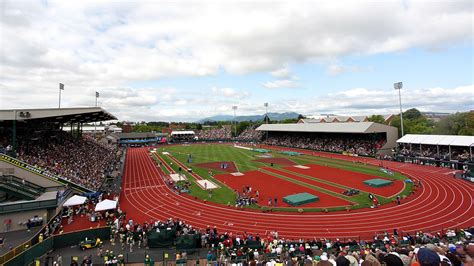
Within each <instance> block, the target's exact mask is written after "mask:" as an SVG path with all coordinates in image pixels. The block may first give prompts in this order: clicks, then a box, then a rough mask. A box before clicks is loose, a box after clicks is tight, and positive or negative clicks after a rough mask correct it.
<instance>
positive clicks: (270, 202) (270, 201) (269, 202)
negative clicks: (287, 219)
mask: <svg viewBox="0 0 474 266" xmlns="http://www.w3.org/2000/svg"><path fill="white" fill-rule="evenodd" d="M271 206H272V198H269V199H268V207H271Z"/></svg>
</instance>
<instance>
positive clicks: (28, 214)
mask: <svg viewBox="0 0 474 266" xmlns="http://www.w3.org/2000/svg"><path fill="white" fill-rule="evenodd" d="M35 215H38V217H43V225H44V224H46V223H47V222H48V218H49V217H48V211H47V210H46V209H41V210H33V211H23V212H15V213H6V214H0V222H1V223H2V224H1V226H2V228H1V231H2V232H3V230H5V229H4V222H5V220H6V219H12V225H11V228H10V231H16V230H25V229H26V224H24V225H23V222H26V221H28V219H31V218H33V217H34V216H35ZM19 222H21V223H22V225H19V224H18V223H19Z"/></svg>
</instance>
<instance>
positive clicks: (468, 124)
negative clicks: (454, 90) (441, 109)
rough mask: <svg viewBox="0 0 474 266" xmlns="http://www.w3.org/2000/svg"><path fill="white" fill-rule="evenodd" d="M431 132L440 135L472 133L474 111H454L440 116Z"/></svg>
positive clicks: (468, 134) (471, 134)
mask: <svg viewBox="0 0 474 266" xmlns="http://www.w3.org/2000/svg"><path fill="white" fill-rule="evenodd" d="M433 132H434V133H435V134H441V135H467V136H473V135H474V112H464V113H455V114H452V115H448V116H446V117H444V118H442V119H441V120H440V121H439V122H438V123H437V124H436V126H435V128H434V130H433Z"/></svg>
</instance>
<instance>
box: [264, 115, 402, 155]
mask: <svg viewBox="0 0 474 266" xmlns="http://www.w3.org/2000/svg"><path fill="white" fill-rule="evenodd" d="M256 130H257V131H263V132H266V133H267V141H269V140H271V139H272V138H280V139H281V138H287V139H288V143H287V144H288V146H291V145H294V146H298V143H295V142H294V140H308V141H309V140H310V141H311V142H314V143H316V142H318V141H317V139H320V138H323V139H328V138H329V139H333V140H334V139H337V140H339V141H340V142H349V141H351V140H356V141H358V140H363V141H365V142H366V143H367V145H369V146H370V145H372V146H373V148H372V149H374V154H391V153H392V149H393V148H395V146H396V141H397V139H398V131H397V128H395V127H392V126H387V125H382V124H378V123H374V122H357V123H354V122H338V123H296V124H264V125H261V126H260V127H258V128H257V129H256ZM290 142H291V143H290ZM329 151H331V150H329ZM333 151H335V150H333ZM347 152H348V153H354V154H357V153H356V152H350V151H347ZM359 155H368V154H359Z"/></svg>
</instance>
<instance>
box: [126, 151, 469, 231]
mask: <svg viewBox="0 0 474 266" xmlns="http://www.w3.org/2000/svg"><path fill="white" fill-rule="evenodd" d="M318 155H319V156H328V157H333V158H335V157H337V158H338V159H346V160H348V159H350V160H354V158H348V157H345V156H342V155H340V156H338V155H328V154H324V153H318ZM363 160H364V162H367V163H370V164H374V165H378V163H379V161H377V160H375V159H366V158H364V159H363ZM384 166H386V167H389V168H390V169H392V170H395V171H399V172H401V173H403V174H405V175H408V176H410V177H412V178H414V179H418V180H421V181H422V184H423V186H422V188H421V189H419V190H418V192H417V193H416V194H415V195H414V196H413V197H410V200H409V201H406V202H404V203H403V204H402V205H392V204H389V205H384V206H382V207H381V208H377V209H360V210H354V211H350V212H346V211H341V212H331V213H305V214H298V213H294V214H293V213H263V212H257V211H252V210H238V209H235V208H232V207H226V206H221V205H217V204H211V203H205V202H202V201H198V200H194V199H192V198H191V197H189V196H187V195H177V194H176V193H174V192H172V191H171V190H170V189H169V188H168V187H167V186H166V185H165V183H164V181H163V178H162V175H164V173H162V172H161V171H160V170H159V169H158V168H157V166H156V165H155V163H154V161H153V160H152V159H151V158H150V156H149V155H148V150H147V149H146V148H132V149H129V150H128V152H127V158H126V164H125V173H124V177H123V182H124V183H123V186H122V192H121V193H122V194H121V197H120V206H121V209H122V210H125V211H126V212H127V214H128V216H129V217H132V218H133V219H134V220H136V221H138V222H143V221H145V220H146V221H150V220H156V219H159V220H164V219H168V218H179V219H182V220H184V221H185V222H186V223H188V224H191V225H193V226H195V227H198V228H205V227H206V226H208V225H210V226H217V228H218V229H219V231H220V232H234V233H243V232H247V233H251V234H257V233H259V234H260V235H265V234H267V233H269V232H271V231H278V234H279V236H280V237H285V238H290V239H298V238H307V239H308V238H313V237H317V238H321V237H325V238H360V239H365V240H369V239H372V238H373V236H374V234H376V233H382V232H384V231H388V232H392V231H393V229H394V228H397V229H398V230H399V232H402V233H411V234H413V233H414V232H416V231H419V230H422V231H432V232H435V231H441V230H446V229H449V228H455V227H457V228H465V227H469V226H474V218H473V217H474V208H473V195H474V186H473V185H472V184H470V183H467V182H466V181H462V180H458V179H454V178H453V177H452V175H451V174H449V173H451V172H452V170H451V169H443V168H435V167H430V166H418V165H411V164H402V163H396V162H385V161H384Z"/></svg>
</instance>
